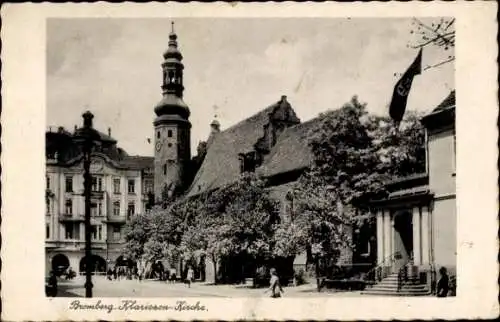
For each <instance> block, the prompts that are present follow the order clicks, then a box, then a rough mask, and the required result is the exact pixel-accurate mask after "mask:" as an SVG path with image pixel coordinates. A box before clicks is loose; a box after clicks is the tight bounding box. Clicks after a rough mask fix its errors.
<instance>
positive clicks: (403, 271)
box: [397, 256, 415, 292]
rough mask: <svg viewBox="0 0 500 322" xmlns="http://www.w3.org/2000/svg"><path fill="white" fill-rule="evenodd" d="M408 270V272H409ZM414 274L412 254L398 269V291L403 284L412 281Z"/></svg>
mask: <svg viewBox="0 0 500 322" xmlns="http://www.w3.org/2000/svg"><path fill="white" fill-rule="evenodd" d="M409 271H410V272H409ZM414 279H415V276H413V256H411V257H410V259H409V260H408V261H407V262H406V263H404V264H403V266H401V267H400V268H399V271H398V289H397V290H398V292H399V291H400V290H401V289H402V288H403V286H404V285H406V284H409V283H410V282H413V281H414Z"/></svg>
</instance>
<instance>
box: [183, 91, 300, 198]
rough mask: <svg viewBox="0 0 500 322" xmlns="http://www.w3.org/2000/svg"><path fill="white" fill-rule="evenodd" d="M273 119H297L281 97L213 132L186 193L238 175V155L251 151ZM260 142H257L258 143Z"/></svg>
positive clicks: (226, 181)
mask: <svg viewBox="0 0 500 322" xmlns="http://www.w3.org/2000/svg"><path fill="white" fill-rule="evenodd" d="M271 118H272V120H274V121H285V122H288V124H289V125H290V123H289V122H292V123H291V124H297V123H299V122H300V120H299V119H298V118H297V116H296V115H295V112H294V111H293V109H292V107H291V106H290V104H289V103H288V102H287V101H286V97H285V96H283V97H282V99H281V100H280V101H278V102H277V103H275V104H273V105H271V106H269V107H267V108H265V109H264V110H262V111H260V112H259V113H257V114H254V115H252V116H250V117H249V118H247V119H245V120H243V121H241V122H240V123H238V124H236V125H234V126H232V127H230V128H228V129H227V130H225V131H222V132H220V133H217V134H215V135H214V137H213V139H212V142H211V144H210V145H209V147H208V151H207V155H206V156H205V159H204V161H203V164H202V165H201V167H200V169H199V170H198V173H197V174H196V176H195V178H194V180H193V183H192V184H191V187H190V189H189V192H188V194H187V196H193V195H196V194H198V193H201V192H203V191H206V190H210V189H214V188H218V187H221V186H223V185H226V184H228V183H231V182H233V181H235V180H237V178H238V177H239V176H240V161H239V154H242V153H248V152H251V151H253V150H255V146H256V145H257V144H260V143H262V142H261V141H262V140H261V139H262V138H263V137H264V135H265V128H266V126H267V125H268V124H269V123H270V122H271ZM259 142H260V143H259Z"/></svg>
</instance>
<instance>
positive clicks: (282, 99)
mask: <svg viewBox="0 0 500 322" xmlns="http://www.w3.org/2000/svg"><path fill="white" fill-rule="evenodd" d="M281 102H283V103H284V102H286V95H281Z"/></svg>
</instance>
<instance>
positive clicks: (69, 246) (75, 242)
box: [45, 239, 107, 251]
mask: <svg viewBox="0 0 500 322" xmlns="http://www.w3.org/2000/svg"><path fill="white" fill-rule="evenodd" d="M106 247H107V243H106V241H104V240H92V249H106ZM45 248H50V249H54V248H63V249H64V250H72V251H78V250H85V241H83V240H79V239H66V240H48V241H45Z"/></svg>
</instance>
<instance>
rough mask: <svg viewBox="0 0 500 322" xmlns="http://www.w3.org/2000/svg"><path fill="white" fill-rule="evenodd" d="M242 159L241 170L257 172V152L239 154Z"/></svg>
mask: <svg viewBox="0 0 500 322" xmlns="http://www.w3.org/2000/svg"><path fill="white" fill-rule="evenodd" d="M239 160H240V172H241V173H243V172H255V167H256V165H257V164H256V154H255V153H254V152H250V153H247V154H243V153H241V154H240V155H239Z"/></svg>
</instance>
